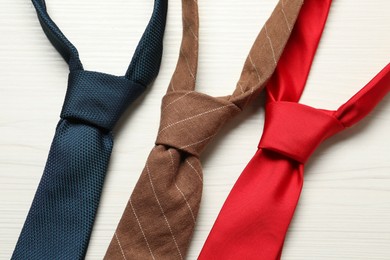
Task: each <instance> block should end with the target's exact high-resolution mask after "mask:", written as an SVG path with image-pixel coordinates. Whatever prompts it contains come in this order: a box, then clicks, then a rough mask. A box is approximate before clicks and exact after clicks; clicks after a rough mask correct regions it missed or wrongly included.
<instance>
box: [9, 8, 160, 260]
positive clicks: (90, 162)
mask: <svg viewBox="0 0 390 260" xmlns="http://www.w3.org/2000/svg"><path fill="white" fill-rule="evenodd" d="M32 2H33V4H34V7H35V9H36V11H37V14H38V18H39V21H40V23H41V25H42V28H43V31H44V32H45V34H46V35H47V37H48V38H49V40H50V41H51V43H52V44H53V45H54V47H55V48H56V49H57V50H58V51H59V53H60V54H61V55H62V56H63V58H64V59H65V61H66V62H67V63H68V64H69V70H70V73H69V80H68V88H67V93H66V97H65V101H64V105H63V107H62V112H61V120H60V121H59V123H58V125H57V128H56V132H55V136H54V140H53V142H52V145H51V148H50V152H49V156H48V160H47V163H46V167H45V170H44V173H43V176H42V179H41V181H40V183H39V187H38V189H37V192H36V194H35V197H34V200H33V203H32V206H31V208H30V211H29V213H28V216H27V219H26V221H25V224H24V226H23V229H22V232H21V234H20V237H19V240H18V242H17V245H16V248H15V251H14V253H13V256H12V259H21V260H26V259H29V260H33V259H37V260H42V259H82V258H84V255H85V253H86V249H87V246H88V241H89V237H90V234H91V230H92V226H93V222H94V218H95V214H96V210H97V207H98V204H99V198H100V194H101V190H102V186H103V181H104V177H105V173H106V170H107V165H108V161H109V158H110V154H111V150H112V145H113V137H112V129H113V127H114V125H115V123H116V122H117V121H118V119H119V117H120V116H121V114H122V113H123V112H124V110H126V109H127V107H128V106H129V105H130V104H131V103H132V102H133V101H134V100H135V99H136V98H137V97H138V96H139V95H140V94H141V93H142V92H143V91H144V90H145V88H146V86H147V85H148V84H150V82H151V81H152V80H153V79H154V78H155V77H156V76H157V74H158V71H159V67H160V61H161V55H162V40H163V34H164V29H165V20H166V12H167V1H166V0H156V1H155V6H154V11H153V15H152V17H151V20H150V22H149V24H148V26H147V28H146V30H145V32H144V34H143V36H142V39H141V40H140V42H139V44H138V46H137V49H136V51H135V53H134V57H133V59H132V61H131V64H130V66H129V68H128V70H127V72H126V75H125V76H113V75H109V74H104V73H99V72H92V71H85V70H83V66H82V64H81V61H80V59H79V56H78V52H77V49H76V48H75V47H74V46H73V45H72V43H70V41H69V40H68V39H67V38H66V37H65V36H64V35H63V33H62V32H61V31H60V29H59V28H58V27H57V26H56V24H55V23H54V22H53V21H52V20H51V19H50V17H49V15H48V13H47V11H46V5H45V2H44V1H43V0H33V1H32Z"/></svg>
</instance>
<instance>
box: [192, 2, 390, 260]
mask: <svg viewBox="0 0 390 260" xmlns="http://www.w3.org/2000/svg"><path fill="white" fill-rule="evenodd" d="M309 2H310V1H306V2H305V5H306V4H308V5H311V3H309ZM313 2H317V3H318V4H319V5H324V7H325V6H326V5H329V4H330V2H331V1H321V2H323V3H319V2H318V1H313ZM325 2H328V3H325ZM317 3H316V4H317ZM302 12H305V7H304V8H303V9H302ZM323 14H324V15H326V14H325V10H324V13H323ZM318 17H320V16H317V18H318ZM300 25H304V24H301V23H300V17H299V18H298V21H297V24H296V27H295V28H294V29H297V28H299V27H300ZM293 34H294V33H293ZM292 37H294V36H292ZM304 42H306V43H309V42H308V41H304ZM305 46H307V45H305ZM304 53H305V50H303V49H294V48H289V46H287V47H286V51H285V52H284V53H283V56H282V58H281V60H280V62H279V64H278V67H277V69H276V71H275V74H274V75H273V77H272V79H271V80H270V83H269V84H268V85H267V87H266V88H267V104H266V115H265V125H264V131H263V135H262V138H261V141H260V143H259V145H258V148H259V149H258V151H257V152H256V154H255V155H254V157H253V158H252V160H251V161H250V162H249V164H248V165H247V166H246V168H245V169H244V171H243V173H242V174H241V175H240V177H239V179H238V180H237V182H236V183H235V185H234V187H233V189H232V191H231V192H230V194H229V196H228V198H227V200H226V201H225V203H224V205H223V207H222V209H221V212H220V213H219V215H218V218H217V220H216V222H215V223H214V226H213V228H212V230H211V232H210V234H209V236H208V238H207V240H206V242H205V244H204V246H203V249H202V251H201V254H200V256H199V258H198V259H200V260H203V259H207V260H209V259H256V260H271V259H280V258H281V254H282V247H283V243H284V240H285V236H286V232H287V229H288V226H289V224H290V221H291V219H292V217H293V214H294V211H295V208H296V205H297V203H298V199H299V195H300V192H301V189H302V185H303V168H304V164H305V162H306V161H307V160H308V158H309V157H310V155H311V154H312V153H313V152H314V150H315V149H316V147H317V146H318V145H320V144H321V143H322V141H324V140H325V139H327V138H329V137H331V136H333V135H334V134H336V133H338V132H340V131H342V130H344V129H345V128H347V127H351V126H352V125H354V124H355V123H357V122H358V121H359V120H361V119H362V118H364V117H365V116H366V115H367V114H368V113H369V112H370V111H371V110H372V109H373V108H374V107H375V106H376V104H377V103H379V101H380V100H381V99H382V98H383V97H384V96H385V95H386V94H387V93H388V91H390V65H389V64H388V65H387V66H386V67H385V68H384V69H383V70H382V71H381V72H380V73H379V74H378V75H377V76H376V77H375V78H374V79H373V80H372V81H370V82H369V83H368V84H367V85H366V86H365V87H364V88H363V89H362V90H361V91H360V92H358V93H357V94H356V95H355V96H353V97H352V98H351V99H350V100H349V101H348V102H346V103H345V104H344V105H342V106H341V107H340V108H339V109H338V110H336V111H330V110H324V109H316V108H312V107H309V106H305V105H302V104H299V103H297V102H298V100H299V98H300V96H301V93H302V90H303V87H304V85H305V81H306V75H307V73H304V77H303V78H301V77H300V76H298V78H297V80H293V81H291V78H290V77H289V74H288V73H287V74H286V72H287V70H289V69H290V68H291V66H292V65H299V64H295V63H296V62H297V61H296V60H295V59H293V58H296V57H297V54H304ZM299 56H301V55H299ZM291 62H292V63H291ZM299 62H301V61H299ZM299 62H298V63H299ZM302 65H303V67H304V68H309V67H310V63H306V64H302ZM303 72H306V69H304V70H303ZM307 72H308V70H307ZM286 75H287V76H286ZM298 75H299V74H298ZM301 76H302V75H301Z"/></svg>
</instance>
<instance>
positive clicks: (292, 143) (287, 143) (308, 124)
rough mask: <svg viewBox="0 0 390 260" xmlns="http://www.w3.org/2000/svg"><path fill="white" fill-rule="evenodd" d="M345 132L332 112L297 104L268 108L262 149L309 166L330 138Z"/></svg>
mask: <svg viewBox="0 0 390 260" xmlns="http://www.w3.org/2000/svg"><path fill="white" fill-rule="evenodd" d="M343 129H344V126H343V125H342V124H341V123H340V121H339V120H337V118H335V117H334V116H332V115H331V113H329V111H325V110H320V109H315V108H312V107H309V106H305V105H301V104H298V103H294V102H282V101H278V102H271V103H269V104H267V107H266V115H265V124H264V131H263V136H262V138H261V140H260V144H259V148H262V149H268V150H272V151H274V152H277V153H280V154H283V155H284V156H287V157H289V158H292V159H294V160H296V161H298V162H300V163H305V162H306V160H307V159H308V158H309V157H310V155H311V154H312V153H313V152H314V150H315V149H316V148H317V146H318V145H319V144H320V143H321V142H322V141H323V140H325V139H326V138H328V137H330V136H332V135H333V134H335V133H337V132H339V131H341V130H343Z"/></svg>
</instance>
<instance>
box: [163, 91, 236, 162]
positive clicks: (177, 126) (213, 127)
mask: <svg viewBox="0 0 390 260" xmlns="http://www.w3.org/2000/svg"><path fill="white" fill-rule="evenodd" d="M239 111H240V109H239V108H237V106H236V105H234V104H233V103H231V102H229V101H227V100H224V99H222V98H214V97H211V96H208V95H205V94H202V93H199V92H195V91H175V92H169V93H167V94H166V95H165V96H164V98H163V101H162V106H161V120H160V129H159V133H158V136H157V141H156V144H162V145H167V146H170V147H174V148H176V149H179V150H182V151H185V152H188V153H190V154H192V155H195V156H199V154H200V153H201V152H202V151H203V149H204V148H205V147H206V145H207V144H208V143H209V142H210V140H211V139H212V138H213V137H214V136H215V135H216V134H217V132H218V130H219V129H220V128H221V127H222V126H223V125H224V123H225V122H226V121H228V120H229V119H230V118H232V117H233V116H234V115H235V114H237V113H238V112H239Z"/></svg>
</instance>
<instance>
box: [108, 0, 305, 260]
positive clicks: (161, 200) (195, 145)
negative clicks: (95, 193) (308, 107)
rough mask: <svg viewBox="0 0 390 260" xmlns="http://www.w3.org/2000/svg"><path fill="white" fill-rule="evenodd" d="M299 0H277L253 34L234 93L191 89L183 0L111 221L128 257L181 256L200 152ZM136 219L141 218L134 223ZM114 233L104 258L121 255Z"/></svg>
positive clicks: (257, 82) (252, 79)
mask: <svg viewBox="0 0 390 260" xmlns="http://www.w3.org/2000/svg"><path fill="white" fill-rule="evenodd" d="M301 5H302V1H301V0H290V1H288V2H287V1H281V2H279V3H278V5H277V6H276V8H275V10H274V11H273V13H272V15H271V17H270V18H269V20H268V21H267V22H266V26H264V27H263V29H262V30H261V32H260V33H259V36H258V37H257V39H256V41H255V43H254V45H253V47H252V49H251V51H250V53H249V55H248V58H247V60H246V62H245V64H244V68H243V71H242V74H241V77H240V79H239V81H238V83H237V87H236V89H235V91H234V93H233V95H231V96H228V97H223V98H215V97H211V96H208V95H205V94H202V93H199V92H196V91H194V90H195V81H196V74H197V60H198V27H199V26H198V24H199V23H198V9H197V3H196V1H193V0H182V7H183V39H182V44H181V48H180V55H179V60H178V63H177V67H176V70H175V72H174V74H173V76H172V79H171V82H170V84H169V87H168V90H167V94H166V95H165V96H164V98H163V101H162V106H161V107H162V110H161V122H160V129H159V132H158V136H157V140H156V146H155V147H154V148H153V150H152V151H151V153H150V155H149V157H148V160H147V162H146V168H145V169H144V170H143V172H142V174H141V177H140V179H139V181H138V183H137V185H136V187H135V189H134V191H133V193H132V195H131V202H132V204H131V205H130V206H131V207H129V205H128V206H127V208H126V209H125V212H124V214H123V216H122V219H121V221H120V223H119V225H118V228H117V231H116V234H118V236H119V239H120V240H121V241H122V240H123V241H124V242H121V244H122V248H123V252H124V254H125V256H126V257H127V258H128V259H151V258H152V256H153V257H155V258H156V259H183V257H184V256H185V254H186V252H187V249H188V246H189V242H190V239H191V236H192V233H193V229H194V226H195V221H196V216H197V213H198V210H199V205H200V200H201V194H202V185H203V181H202V168H201V163H200V160H199V155H200V154H201V152H202V151H203V150H204V149H205V147H206V146H207V144H208V143H209V142H210V141H211V140H212V138H213V137H214V136H215V135H216V134H217V133H218V131H219V129H220V128H221V127H222V126H223V125H224V124H225V123H226V122H227V121H229V120H230V119H231V118H232V117H234V116H235V115H236V114H238V113H239V112H240V111H242V110H243V109H244V107H245V106H246V105H247V104H248V103H249V102H250V100H252V98H253V97H254V95H255V94H258V93H259V92H260V90H261V89H262V88H263V87H264V85H265V83H266V82H267V81H268V79H269V78H270V76H271V75H272V73H273V71H274V70H275V67H276V63H277V61H278V60H279V58H280V56H281V54H282V51H283V49H284V46H285V44H286V43H287V40H288V38H289V36H290V32H291V27H292V26H293V25H294V23H295V20H296V18H297V16H298V14H299V11H300V8H301ZM139 222H142V226H141V225H140V224H139ZM121 258H123V256H122V250H121V248H120V247H118V242H117V241H116V238H113V240H112V242H111V244H110V246H109V248H108V251H107V253H106V256H105V259H121Z"/></svg>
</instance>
